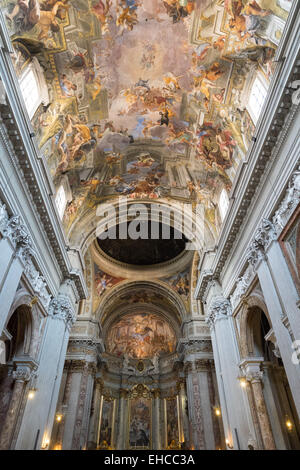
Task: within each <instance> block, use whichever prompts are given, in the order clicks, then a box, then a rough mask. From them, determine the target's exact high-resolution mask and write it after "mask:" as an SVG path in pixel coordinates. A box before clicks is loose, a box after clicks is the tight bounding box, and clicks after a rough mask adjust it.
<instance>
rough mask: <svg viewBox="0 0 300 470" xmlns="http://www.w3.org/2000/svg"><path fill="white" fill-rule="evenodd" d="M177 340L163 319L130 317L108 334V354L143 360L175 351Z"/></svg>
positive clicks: (127, 316)
mask: <svg viewBox="0 0 300 470" xmlns="http://www.w3.org/2000/svg"><path fill="white" fill-rule="evenodd" d="M175 346H176V336H175V333H174V331H173V329H172V328H171V326H170V325H169V323H167V322H166V321H165V320H164V319H163V318H161V317H160V316H158V315H155V314H147V313H139V314H129V315H125V316H124V317H122V318H121V319H120V320H118V321H117V322H116V323H115V324H114V325H113V326H112V327H111V328H110V330H109V333H108V336H107V340H106V347H107V351H108V352H109V353H111V354H114V355H116V356H123V355H128V356H129V357H132V358H136V359H142V358H151V357H153V356H155V355H161V354H169V353H172V352H174V351H175Z"/></svg>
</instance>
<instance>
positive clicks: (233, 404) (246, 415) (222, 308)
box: [207, 296, 258, 450]
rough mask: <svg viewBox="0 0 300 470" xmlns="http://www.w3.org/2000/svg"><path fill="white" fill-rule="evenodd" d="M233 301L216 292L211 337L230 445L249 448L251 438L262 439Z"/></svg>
mask: <svg viewBox="0 0 300 470" xmlns="http://www.w3.org/2000/svg"><path fill="white" fill-rule="evenodd" d="M231 313H232V311H231V305H230V302H229V301H228V300H227V299H224V297H222V296H215V297H214V298H213V299H212V301H211V303H210V305H209V309H208V316H207V321H208V323H209V325H210V328H211V338H212V344H213V353H214V359H215V366H216V374H217V381H218V388H219V395H220V403H221V411H222V419H223V424H224V431H225V440H227V448H228V449H231V448H233V449H235V450H247V449H248V444H249V442H250V441H251V442H253V441H256V443H257V441H258V439H257V436H256V430H255V426H254V423H253V420H252V415H251V410H250V406H249V402H248V399H247V393H246V391H245V390H243V389H242V387H241V386H240V382H239V377H240V374H241V371H240V368H239V363H240V355H239V349H238V344H237V339H236V334H235V329H234V324H233V318H232V315H231Z"/></svg>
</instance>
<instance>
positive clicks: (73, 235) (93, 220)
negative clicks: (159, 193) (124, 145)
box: [67, 197, 215, 254]
mask: <svg viewBox="0 0 300 470" xmlns="http://www.w3.org/2000/svg"><path fill="white" fill-rule="evenodd" d="M120 200H121V199H120ZM120 200H119V198H118V197H116V198H110V199H108V200H107V201H106V202H105V204H107V205H111V206H112V207H113V208H114V209H115V210H116V214H117V217H116V222H117V223H118V222H119V215H118V210H119V208H123V207H124V205H125V203H122V202H120ZM127 204H128V207H130V205H132V204H145V205H146V206H149V204H151V205H152V204H153V205H155V204H156V205H158V204H160V205H165V206H166V207H169V208H170V210H171V211H172V212H173V211H174V214H176V215H178V217H180V216H181V215H182V210H181V208H180V205H179V204H178V203H177V202H176V201H170V200H169V199H166V198H161V199H159V200H158V201H156V200H150V201H149V200H148V199H147V200H146V199H134V200H129V201H128V200H127ZM185 216H186V217H187V222H188V224H193V226H194V227H195V229H196V230H195V233H196V234H197V235H196V236H197V243H198V244H199V247H198V249H203V248H204V245H213V244H214V242H215V236H214V234H213V231H212V230H211V228H210V226H209V224H208V223H207V221H206V220H204V221H202V219H201V218H199V217H198V219H197V218H196V216H195V214H194V213H193V215H192V217H190V216H188V215H185ZM199 222H200V223H199ZM171 226H173V227H174V220H173V219H171ZM100 232H101V218H100V217H99V216H97V215H96V214H95V210H94V209H88V210H87V211H86V212H85V213H83V214H82V215H81V217H80V221H79V220H77V219H75V220H74V222H73V224H72V225H71V227H70V229H69V231H68V233H67V236H68V238H69V240H70V242H71V244H72V245H73V246H76V247H77V248H79V249H81V250H82V253H83V254H85V253H86V251H87V249H88V248H89V246H90V245H91V244H92V243H93V241H94V240H95V239H96V236H97V233H98V234H99V233H100ZM200 234H201V236H202V235H203V236H202V238H201V237H200ZM187 235H188V234H187ZM187 238H189V237H188V236H187Z"/></svg>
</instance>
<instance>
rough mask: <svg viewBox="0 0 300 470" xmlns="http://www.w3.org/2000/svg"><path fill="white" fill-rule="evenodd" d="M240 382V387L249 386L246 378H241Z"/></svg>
mask: <svg viewBox="0 0 300 470" xmlns="http://www.w3.org/2000/svg"><path fill="white" fill-rule="evenodd" d="M239 381H240V386H241V387H242V388H245V387H246V386H247V380H246V379H245V377H239Z"/></svg>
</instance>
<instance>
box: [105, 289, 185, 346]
mask: <svg viewBox="0 0 300 470" xmlns="http://www.w3.org/2000/svg"><path fill="white" fill-rule="evenodd" d="M138 291H140V292H147V293H149V295H151V294H152V295H153V296H155V298H156V299H160V298H161V300H162V301H163V302H162V303H161V305H160V303H159V302H158V301H157V302H156V303H150V302H148V303H147V302H139V301H138V302H134V303H129V302H128V301H126V300H125V301H124V302H123V303H122V298H124V296H125V297H126V296H128V298H130V296H131V295H134V294H136V293H137V292H138ZM142 311H144V312H146V313H153V314H156V315H158V316H161V317H162V318H163V319H165V320H166V321H167V322H168V323H169V324H170V325H171V326H172V327H173V329H174V332H175V334H176V337H177V340H178V339H179V338H180V336H181V325H182V322H183V320H184V318H185V317H186V315H187V312H186V308H185V305H184V303H183V301H182V300H181V299H180V297H179V296H178V294H177V293H176V292H174V291H173V290H171V289H170V287H169V286H168V285H167V284H165V283H163V282H153V281H147V282H142V281H135V282H130V281H129V282H128V281H125V282H122V283H119V284H117V285H116V286H115V287H113V288H112V289H111V290H110V291H108V292H107V293H106V294H105V295H104V297H103V299H102V300H101V302H100V304H99V306H98V309H97V313H96V318H97V319H98V321H99V325H100V328H101V331H102V336H103V338H104V339H105V338H106V335H107V332H108V331H109V328H110V327H111V325H112V324H113V323H114V322H115V321H116V320H117V319H118V318H120V317H121V316H124V315H126V314H128V313H141V312H142Z"/></svg>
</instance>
